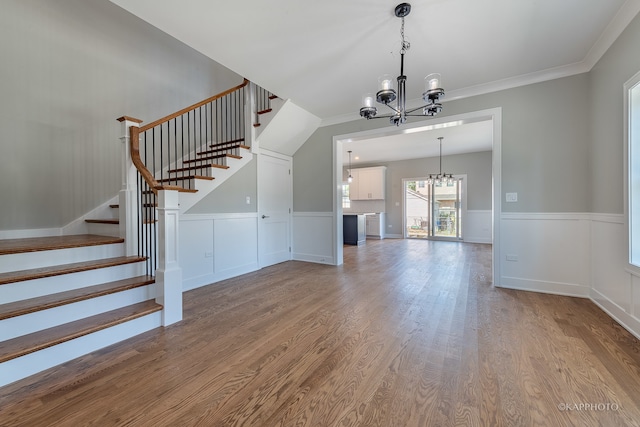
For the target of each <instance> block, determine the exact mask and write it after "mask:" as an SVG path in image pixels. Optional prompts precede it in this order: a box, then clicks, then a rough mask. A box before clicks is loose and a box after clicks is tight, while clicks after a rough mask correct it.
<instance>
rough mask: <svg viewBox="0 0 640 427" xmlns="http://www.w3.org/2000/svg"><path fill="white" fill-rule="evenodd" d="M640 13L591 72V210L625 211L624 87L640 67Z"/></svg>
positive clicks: (602, 211) (616, 212) (618, 212)
mask: <svg viewBox="0 0 640 427" xmlns="http://www.w3.org/2000/svg"><path fill="white" fill-rule="evenodd" d="M639 46H640V15H639V16H636V18H635V19H634V20H633V21H631V24H629V26H628V27H627V28H626V29H625V31H624V32H623V33H622V34H621V35H620V37H619V38H618V40H616V42H615V43H614V44H613V46H611V48H609V50H608V51H607V52H606V53H605V54H604V56H603V57H602V58H601V59H600V61H599V62H598V63H597V64H596V65H595V67H593V68H592V69H591V72H590V73H589V78H590V79H589V80H590V81H589V93H590V94H591V95H590V100H591V110H590V115H589V119H590V120H589V123H590V127H589V132H590V134H591V147H590V149H591V167H590V169H591V179H590V184H591V192H592V196H591V197H592V201H591V211H592V212H597V213H615V214H622V213H623V211H624V206H623V205H624V191H623V179H624V176H623V173H624V172H623V165H624V90H623V86H624V84H625V82H626V81H627V80H629V79H630V78H631V77H633V76H634V75H635V74H636V73H637V72H639V71H640V55H639V54H638V52H639Z"/></svg>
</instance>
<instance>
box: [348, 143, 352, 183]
mask: <svg viewBox="0 0 640 427" xmlns="http://www.w3.org/2000/svg"><path fill="white" fill-rule="evenodd" d="M347 182H348V183H349V184H351V183H352V182H353V177H352V176H351V150H349V176H348V177H347Z"/></svg>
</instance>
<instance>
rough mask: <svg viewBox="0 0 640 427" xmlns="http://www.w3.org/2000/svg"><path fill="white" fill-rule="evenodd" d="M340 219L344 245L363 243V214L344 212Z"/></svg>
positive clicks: (365, 232) (364, 232)
mask: <svg viewBox="0 0 640 427" xmlns="http://www.w3.org/2000/svg"><path fill="white" fill-rule="evenodd" d="M342 221H343V222H342V235H343V236H342V237H343V243H344V244H345V245H358V246H360V245H364V244H365V242H366V239H367V231H366V220H365V215H362V214H344V215H343V216H342Z"/></svg>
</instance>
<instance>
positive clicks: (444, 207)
mask: <svg viewBox="0 0 640 427" xmlns="http://www.w3.org/2000/svg"><path fill="white" fill-rule="evenodd" d="M462 184H463V178H462V177H454V179H453V180H452V181H451V182H449V183H447V182H443V183H438V184H436V183H432V184H429V183H428V182H427V180H426V179H425V180H421V179H415V180H405V181H404V192H405V194H404V196H405V197H404V201H405V206H404V212H405V237H408V238H414V239H445V240H461V239H462V187H463V185H462Z"/></svg>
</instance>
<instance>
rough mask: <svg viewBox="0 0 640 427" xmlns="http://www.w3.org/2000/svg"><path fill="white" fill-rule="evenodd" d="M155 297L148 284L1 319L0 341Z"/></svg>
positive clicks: (151, 287)
mask: <svg viewBox="0 0 640 427" xmlns="http://www.w3.org/2000/svg"><path fill="white" fill-rule="evenodd" d="M154 298H155V287H154V285H147V286H141V287H139V288H135V289H129V290H126V291H123V292H117V293H114V294H109V295H104V296H101V297H97V298H91V299H88V300H85V301H80V302H76V303H73V304H66V305H63V306H60V307H55V308H51V309H48V310H42V311H37V312H34V313H29V314H25V315H23V316H19V317H12V318H9V319H4V320H2V321H0V342H1V341H4V340H9V339H12V338H16V337H19V336H22V335H26V334H30V333H32V332H36V331H39V330H42V329H47V328H52V327H54V326H58V325H62V324H64V323H68V322H73V321H75V320H79V319H82V318H85V317H89V316H94V315H96V314H100V313H104V312H107V311H110V310H115V309H117V308H121V307H125V306H127V305H132V304H136V303H139V302H143V301H147V300H150V299H154ZM1 345H2V344H0V346H1Z"/></svg>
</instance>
